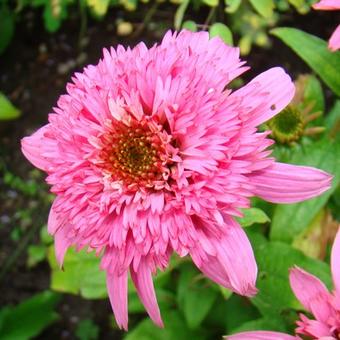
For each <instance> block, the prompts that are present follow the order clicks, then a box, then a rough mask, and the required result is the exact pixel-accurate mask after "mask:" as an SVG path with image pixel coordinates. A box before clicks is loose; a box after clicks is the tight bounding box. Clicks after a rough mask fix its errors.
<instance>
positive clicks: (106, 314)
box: [0, 5, 340, 339]
mask: <svg viewBox="0 0 340 340" xmlns="http://www.w3.org/2000/svg"><path fill="white" fill-rule="evenodd" d="M162 6H163V5H162ZM147 9H148V8H147V7H141V8H139V10H138V11H136V12H134V13H131V14H129V17H128V18H125V19H128V20H129V21H131V22H133V23H135V24H136V26H137V27H139V29H140V28H142V26H141V25H140V24H141V22H142V20H143V18H144V16H145V14H146V11H147ZM75 12H77V11H75ZM123 14H124V15H126V13H125V12H124V13H123V12H119V11H110V12H109V13H108V15H107V16H106V18H105V20H103V21H100V22H98V21H94V20H89V22H88V28H87V31H86V34H85V35H84V37H83V38H81V46H82V47H81V48H79V47H78V46H79V26H80V20H79V17H78V15H77V13H75V14H74V15H71V16H70V17H69V19H68V21H67V22H64V23H63V25H62V28H61V29H60V30H59V31H58V32H57V33H55V34H48V33H47V32H46V31H45V29H44V27H43V23H42V19H41V13H39V12H25V13H23V14H22V15H21V20H20V22H19V23H18V25H17V26H16V33H15V37H14V39H13V41H12V43H11V45H10V47H9V48H8V50H7V51H6V52H5V54H3V55H2V56H1V57H0V90H1V91H2V92H3V93H5V94H6V95H7V96H8V97H9V99H10V100H11V101H12V102H13V104H14V105H15V106H17V107H18V108H20V109H21V110H22V116H21V118H19V119H17V120H15V121H11V122H5V123H4V122H0V171H2V174H3V173H4V169H6V171H9V172H11V173H13V174H14V175H15V176H18V177H20V178H23V179H24V180H32V178H33V180H34V181H35V182H36V183H38V186H39V188H38V192H37V194H36V195H33V196H30V195H28V196H27V195H26V196H25V195H23V194H22V193H21V192H20V190H16V189H13V188H12V187H11V186H9V185H8V184H5V181H4V180H3V178H0V291H1V292H2V294H0V306H4V305H7V304H16V303H18V302H20V301H22V300H23V299H26V298H28V297H30V296H31V295H33V294H35V293H37V292H40V291H42V290H45V289H48V288H49V275H50V274H49V271H50V269H49V266H48V264H47V263H46V262H42V263H41V264H39V265H37V266H35V267H33V268H31V269H29V268H28V267H27V265H26V261H27V251H26V248H27V245H28V244H31V243H34V242H38V240H39V237H38V234H39V229H38V228H40V227H41V226H42V225H43V224H45V223H46V222H47V214H48V210H49V204H50V201H49V200H48V198H47V195H46V193H47V191H48V188H47V186H46V185H44V184H43V174H41V173H39V172H33V174H32V169H33V168H32V166H31V165H30V164H29V163H28V162H27V161H26V160H25V158H24V157H23V156H22V154H21V151H20V139H21V138H22V137H23V136H25V135H28V134H31V133H32V132H33V131H34V130H36V129H37V128H38V127H40V126H42V125H43V124H45V123H46V122H47V114H48V113H49V112H50V111H51V108H52V107H53V106H54V105H55V104H56V101H57V99H58V97H59V95H60V94H62V93H63V92H64V89H65V85H66V83H67V82H68V81H69V80H70V77H71V75H72V73H73V72H75V71H80V70H81V69H82V67H83V65H85V64H89V63H96V62H97V61H98V59H99V58H100V56H101V51H102V48H103V47H107V46H111V45H113V46H115V45H116V44H118V43H120V44H123V45H125V46H127V45H130V46H133V45H134V44H135V43H136V42H138V41H139V40H143V41H145V42H146V43H147V44H148V45H151V44H153V43H154V42H157V41H159V40H160V38H161V36H162V34H163V32H164V29H163V28H162V27H165V26H167V27H172V20H173V15H174V7H168V6H166V5H164V7H159V8H158V9H157V11H156V12H155V14H154V16H153V18H152V22H151V23H152V25H153V28H152V27H151V28H152V29H150V28H149V27H148V26H147V27H145V28H144V30H142V31H141V32H140V34H139V35H138V36H136V35H135V37H132V38H129V37H128V38H122V37H118V36H117V35H116V28H115V20H116V19H117V18H119V17H122V15H123ZM205 16H206V13H196V12H190V13H188V19H190V18H194V20H195V21H196V22H204V20H205ZM338 19H340V18H339V16H338V15H337V14H335V13H330V12H311V13H310V14H308V15H306V16H301V15H298V14H297V13H295V14H292V13H291V14H284V15H282V20H281V22H280V23H279V26H292V27H298V28H301V29H303V30H304V31H306V32H309V33H313V34H315V35H318V36H319V37H321V38H324V39H327V38H328V37H329V36H330V34H331V32H332V30H333V29H335V27H336V24H337V20H338ZM160 22H161V23H162V25H159V24H157V23H160ZM152 25H149V26H152ZM272 43H273V44H272V47H271V48H270V49H268V50H265V49H260V48H253V50H252V52H251V53H250V55H249V56H247V57H246V59H247V61H248V64H249V65H250V66H251V70H250V71H249V72H248V74H247V75H246V76H245V77H244V79H245V80H249V79H250V78H252V77H254V76H255V75H257V74H258V73H260V72H262V71H264V70H266V69H268V68H270V67H272V66H278V65H279V66H283V67H284V68H285V69H286V70H287V71H288V73H290V74H291V75H292V76H293V77H295V76H297V75H298V74H300V73H306V72H310V70H309V68H308V67H307V66H306V65H305V64H304V63H303V62H302V61H301V60H300V59H299V58H298V57H297V56H296V55H295V54H294V53H293V52H291V51H290V50H289V48H287V47H286V46H285V45H283V44H282V43H281V42H280V41H279V40H277V39H275V38H273V39H272ZM325 93H326V98H327V100H328V102H330V101H331V100H332V98H331V93H330V91H328V90H327V89H325ZM1 177H2V176H1ZM27 208H29V209H30V212H31V216H29V218H28V219H27V221H26V222H25V223H23V222H22V215H20V214H19V215H18V211H21V210H24V211H25V210H26V209H27ZM18 226H20V230H21V233H22V235H21V237H20V238H19V240H13V234H12V233H13V229H14V228H16V227H18ZM58 312H59V314H60V320H59V321H57V322H56V323H54V324H53V325H52V326H51V327H49V328H48V329H47V330H46V331H45V332H44V333H42V334H41V335H40V336H39V337H37V339H75V338H76V337H75V335H74V332H75V329H76V325H77V324H78V322H79V320H82V319H86V318H91V319H93V320H94V322H95V323H96V324H97V325H99V327H100V335H99V338H100V339H120V338H121V333H120V332H119V331H117V330H115V329H113V328H112V317H111V307H110V304H109V302H108V300H95V301H89V300H85V299H82V298H80V297H78V296H71V295H66V294H65V295H63V298H62V301H61V303H60V304H59V307H58ZM131 321H132V322H130V323H131V324H133V321H134V320H133V319H132V320H131Z"/></svg>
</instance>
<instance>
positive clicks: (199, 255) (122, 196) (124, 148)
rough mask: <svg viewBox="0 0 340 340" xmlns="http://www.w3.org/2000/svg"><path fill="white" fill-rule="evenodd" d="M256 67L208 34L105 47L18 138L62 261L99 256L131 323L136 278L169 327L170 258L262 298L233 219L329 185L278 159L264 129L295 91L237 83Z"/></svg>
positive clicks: (276, 76) (152, 310)
mask: <svg viewBox="0 0 340 340" xmlns="http://www.w3.org/2000/svg"><path fill="white" fill-rule="evenodd" d="M247 69H248V67H246V66H244V62H242V61H240V59H239V50H238V49H237V48H233V47H230V46H227V45H225V44H224V43H223V42H222V40H220V39H219V38H213V39H210V40H209V35H208V33H206V32H199V33H192V32H189V31H182V32H180V33H171V32H168V33H167V34H166V35H165V36H164V38H163V40H162V42H161V43H160V44H159V45H154V46H153V47H151V48H150V49H148V48H147V47H146V46H145V45H144V44H143V43H140V44H138V45H137V46H136V47H134V48H133V49H130V48H127V49H125V48H123V47H122V46H118V48H117V49H116V50H115V49H113V48H111V49H110V50H104V56H103V58H102V59H101V60H100V61H99V63H98V64H97V65H95V66H94V65H90V66H88V67H86V68H85V69H84V72H83V73H76V74H75V76H74V77H73V79H72V83H69V84H68V85H67V94H65V95H62V96H61V97H60V99H59V101H58V103H57V106H56V107H55V108H54V110H53V112H52V113H51V114H50V115H49V119H48V120H49V123H48V124H47V125H45V126H44V127H42V128H40V129H39V130H38V131H37V132H35V133H34V134H33V135H32V136H30V137H26V138H24V139H23V140H22V150H23V153H24V154H25V156H26V157H27V158H28V159H29V160H30V161H31V162H32V164H34V165H35V166H36V167H38V168H40V169H42V170H44V171H45V172H47V174H48V177H47V182H48V183H49V184H50V185H51V186H52V188H51V191H52V192H53V193H54V194H55V195H56V198H55V201H54V203H53V205H52V207H51V211H50V215H49V220H48V230H49V232H50V233H51V234H53V235H54V237H55V249H56V257H57V259H58V261H59V263H60V265H62V262H63V258H64V254H65V252H66V250H67V248H69V247H70V246H74V247H75V248H76V249H77V250H80V249H82V248H87V249H88V250H94V251H95V253H96V254H97V255H98V256H101V268H102V269H104V270H106V272H107V288H108V293H109V297H110V301H111V304H112V307H113V311H114V314H115V317H116V320H117V323H118V325H119V326H120V327H122V328H124V329H127V325H128V311H127V282H128V273H129V272H130V275H131V278H132V281H133V282H134V284H135V286H136V289H137V292H138V294H139V297H140V299H141V301H142V302H143V304H144V306H145V308H146V310H147V312H148V313H149V315H150V317H151V318H152V320H153V321H154V322H155V323H156V324H157V325H159V326H162V324H163V323H162V319H161V316H160V311H159V308H158V305H157V301H156V295H155V291H154V287H153V282H152V274H153V273H155V272H156V270H157V268H159V269H165V268H166V267H167V265H168V262H169V258H170V256H171V254H172V253H174V252H175V253H177V254H178V255H179V256H181V257H183V256H186V255H190V256H191V258H192V260H193V262H194V263H195V265H196V266H197V267H198V268H199V269H200V270H201V271H202V272H203V274H205V275H206V276H207V277H208V278H210V279H211V280H213V281H215V282H216V283H218V284H220V285H222V286H224V287H226V288H229V289H231V290H233V291H234V292H236V293H238V294H241V295H246V296H252V295H254V294H255V293H256V288H255V281H256V275H257V267H256V262H255V258H254V254H253V251H252V247H251V245H250V243H249V241H248V239H247V236H246V234H245V233H244V231H243V230H242V228H241V227H240V225H239V224H238V223H237V222H236V221H235V218H234V217H235V216H240V208H247V207H249V204H250V203H249V199H250V197H252V196H255V195H256V196H259V197H261V198H263V199H265V200H267V201H270V202H274V203H293V202H299V201H302V200H305V199H308V198H311V197H315V196H317V195H319V194H321V193H322V192H324V191H325V190H327V189H328V188H329V187H330V182H331V176H330V175H329V174H327V173H325V172H323V171H321V170H317V169H314V168H311V167H305V166H296V165H289V164H282V163H278V162H276V161H275V159H274V158H272V157H270V153H271V151H270V150H268V147H269V146H270V145H272V144H273V141H272V140H271V139H268V138H267V136H268V134H269V133H270V132H258V130H257V127H258V126H259V125H260V124H262V123H263V122H265V121H267V120H268V119H270V118H272V117H273V116H275V115H276V114H277V113H279V112H280V111H281V110H282V109H283V108H284V107H285V106H286V105H287V104H288V103H289V102H290V100H291V99H292V98H293V95H294V85H293V83H292V81H291V79H290V77H289V76H288V75H287V74H286V73H285V72H284V71H283V70H282V69H281V68H272V69H270V70H268V71H266V72H264V73H262V74H260V75H259V76H257V77H256V78H254V79H253V80H252V81H251V82H249V83H248V84H247V85H245V86H244V87H242V88H241V89H239V90H237V91H234V92H233V91H231V90H230V89H228V84H229V83H230V82H231V81H232V80H233V79H234V78H236V77H237V76H239V75H240V74H242V73H243V72H245V71H246V70H247Z"/></svg>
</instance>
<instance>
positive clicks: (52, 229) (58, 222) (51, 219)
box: [47, 196, 65, 235]
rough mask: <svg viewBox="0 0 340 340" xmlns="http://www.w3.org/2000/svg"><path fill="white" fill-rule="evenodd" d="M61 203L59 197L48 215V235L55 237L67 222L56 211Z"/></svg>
mask: <svg viewBox="0 0 340 340" xmlns="http://www.w3.org/2000/svg"><path fill="white" fill-rule="evenodd" d="M59 201H60V197H58V196H57V197H56V198H55V200H54V201H53V203H52V206H51V209H50V212H49V215H48V221H47V230H48V233H49V234H51V235H54V234H55V233H56V231H57V230H58V229H59V228H60V227H61V226H62V225H63V223H64V221H65V218H63V217H62V216H60V214H59V213H57V212H56V209H55V207H56V206H57V205H58V202H59Z"/></svg>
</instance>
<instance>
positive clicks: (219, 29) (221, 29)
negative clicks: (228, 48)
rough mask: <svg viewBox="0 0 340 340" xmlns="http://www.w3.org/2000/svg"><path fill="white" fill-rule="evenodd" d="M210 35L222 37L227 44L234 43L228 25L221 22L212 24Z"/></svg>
mask: <svg viewBox="0 0 340 340" xmlns="http://www.w3.org/2000/svg"><path fill="white" fill-rule="evenodd" d="M209 35H210V37H211V38H212V37H216V36H218V37H220V38H221V39H222V40H223V41H224V42H225V43H226V44H227V45H233V34H232V33H231V30H230V29H229V27H228V26H226V25H225V24H222V23H220V22H216V23H214V24H213V25H211V27H210V29H209Z"/></svg>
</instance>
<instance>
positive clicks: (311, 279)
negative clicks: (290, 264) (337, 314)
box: [289, 267, 331, 322]
mask: <svg viewBox="0 0 340 340" xmlns="http://www.w3.org/2000/svg"><path fill="white" fill-rule="evenodd" d="M289 280H290V286H291V288H292V290H293V292H294V294H295V296H296V297H297V299H298V300H299V301H300V302H301V304H302V305H303V306H304V307H305V308H306V310H307V311H309V312H311V313H312V314H313V315H314V316H315V318H316V319H317V320H319V321H321V322H326V321H327V319H328V318H329V316H330V314H331V310H330V303H329V302H330V300H331V295H330V293H329V292H328V290H327V288H326V286H325V285H324V284H323V283H322V282H321V281H320V280H319V279H318V278H317V277H315V276H314V275H312V274H309V273H307V272H305V271H304V270H302V269H300V268H298V267H296V268H293V269H291V270H290V274H289Z"/></svg>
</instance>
